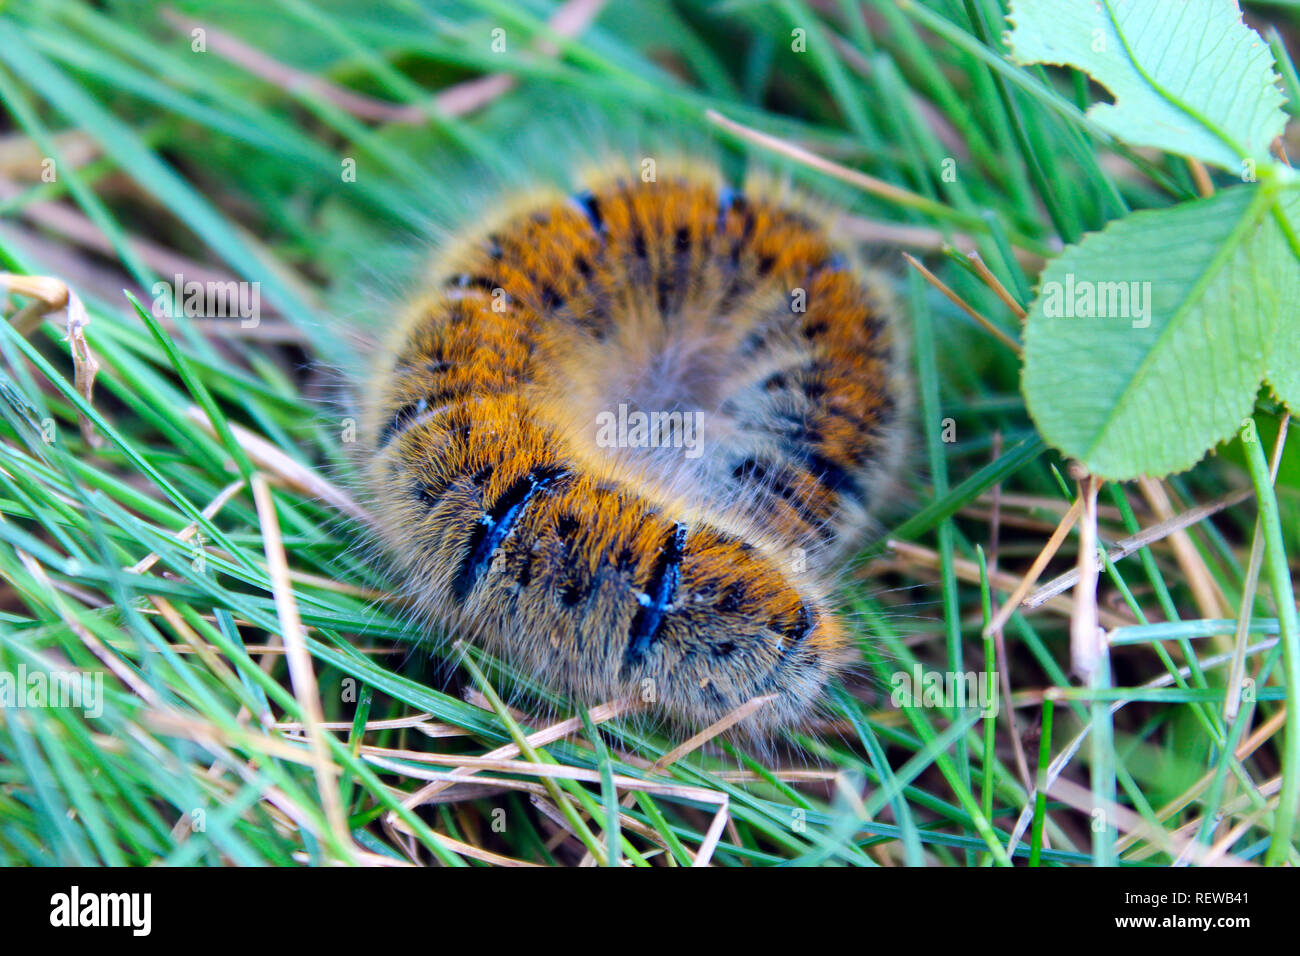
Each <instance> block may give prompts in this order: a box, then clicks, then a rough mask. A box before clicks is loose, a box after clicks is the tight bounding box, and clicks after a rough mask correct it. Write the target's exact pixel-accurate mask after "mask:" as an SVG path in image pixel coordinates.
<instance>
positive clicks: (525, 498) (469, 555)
mask: <svg viewBox="0 0 1300 956" xmlns="http://www.w3.org/2000/svg"><path fill="white" fill-rule="evenodd" d="M566 474H567V472H565V471H564V470H563V469H560V468H556V467H553V466H541V467H537V468H534V469H533V470H532V471H530V472H529V473H528V474H526V475H524V476H523V477H522V478H520V479H519V480H517V481H516V482H515V483H514V484H512V485H511V486H510V487H509V488H507V489H506V490H505V492H504V493H503V494H502V495H501V497H499V498H498V499H497V500H496V502H495V503H494V504H493V505H492V507H491V508H489V509H487V510H486V511H484V512H483V514H482V516H480V517H479V520H478V523H477V524H475V525H474V530H473V532H472V533H471V534H470V538H469V546H468V548H467V549H466V553H465V560H464V561H462V562H461V565H460V568H459V569H458V570H457V571H456V576H455V577H454V578H453V579H452V590H453V592H454V593H455V595H456V597H457V598H459V599H460V600H462V601H463V600H465V598H467V597H468V596H469V593H470V592H471V591H472V590H474V586H475V585H476V584H478V582H479V579H480V578H482V576H483V572H484V571H486V570H487V568H488V566H489V565H490V564H491V562H492V556H493V555H494V554H495V553H496V550H497V548H499V547H500V546H501V542H503V541H505V539H506V536H507V535H509V534H510V532H511V531H512V530H513V529H514V526H515V525H516V524H518V522H519V519H520V518H522V517H523V515H524V510H525V509H526V508H527V507H528V503H529V502H530V501H532V500H533V498H535V497H536V496H537V495H538V494H539V493H541V492H542V491H544V490H546V488H548V487H549V486H551V485H553V484H554V483H555V482H556V481H558V480H560V479H561V478H563V477H565V475H566Z"/></svg>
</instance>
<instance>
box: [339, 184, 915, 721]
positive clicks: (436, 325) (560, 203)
mask: <svg viewBox="0 0 1300 956" xmlns="http://www.w3.org/2000/svg"><path fill="white" fill-rule="evenodd" d="M654 180H657V181H654ZM815 215H816V212H815V211H814V210H813V209H812V207H811V206H810V205H809V204H808V203H807V202H805V201H801V200H799V199H798V198H797V197H792V196H789V195H785V194H783V193H782V192H781V191H780V190H778V189H777V188H776V187H774V186H759V185H755V186H754V187H753V188H750V189H748V190H747V191H746V192H743V193H742V192H740V191H734V190H732V189H730V188H728V187H727V186H726V185H725V184H724V183H723V181H722V179H721V177H720V175H719V174H718V173H717V172H716V171H714V170H712V169H708V168H701V167H699V166H697V165H692V164H684V165H683V166H682V168H681V169H680V170H678V171H674V172H672V173H671V174H665V173H664V172H662V171H661V172H660V173H659V175H658V176H657V177H652V181H646V179H645V178H644V177H642V176H640V175H637V174H636V173H632V174H627V175H617V174H608V173H606V174H603V175H599V176H597V177H594V178H589V179H588V180H587V181H585V182H583V183H581V184H580V188H579V189H578V191H576V192H566V191H564V190H561V189H559V188H555V189H549V190H545V191H541V192H537V191H534V192H532V193H529V194H527V195H525V196H522V197H520V198H519V199H517V200H515V201H513V202H511V203H509V204H508V205H507V207H506V208H505V209H504V210H503V211H502V212H501V213H500V214H499V215H498V216H496V217H493V219H492V220H491V221H489V222H487V223H485V224H482V225H480V226H479V227H477V228H475V229H472V230H469V231H468V232H466V233H462V234H461V235H459V236H458V237H457V241H456V242H455V243H454V244H451V245H450V246H448V247H447V248H445V249H443V250H440V253H439V256H438V257H437V259H436V260H435V262H434V264H433V265H432V267H431V270H430V271H431V276H430V277H429V278H430V281H428V282H427V283H425V286H424V288H425V291H424V292H423V293H421V294H420V295H419V296H418V297H417V298H416V300H415V301H414V302H413V303H411V305H410V306H409V308H408V310H407V311H406V313H405V314H404V315H403V316H401V318H400V321H399V323H398V324H397V327H396V328H395V329H394V332H393V335H392V338H391V342H390V346H389V349H388V351H387V352H386V353H385V354H384V355H383V356H382V358H381V360H380V362H379V363H378V364H377V366H376V370H375V372H374V373H373V380H372V383H371V386H372V387H371V389H370V404H369V407H368V409H367V413H366V429H365V433H366V434H367V435H369V436H372V438H371V442H370V444H369V446H368V448H367V449H366V450H367V453H368V459H367V462H366V465H365V476H366V485H367V489H368V492H369V496H370V498H371V502H372V506H373V510H374V512H375V515H376V518H377V524H378V526H379V529H380V533H381V536H382V538H383V539H384V543H385V545H386V546H387V550H388V551H389V552H390V553H391V555H392V557H393V560H394V562H395V564H396V565H397V568H398V571H399V572H400V574H401V575H402V577H403V578H404V579H405V581H406V584H407V587H408V589H409V592H410V596H411V598H412V599H413V601H414V603H415V604H416V605H417V606H418V608H419V609H420V610H421V611H422V612H424V613H425V614H426V615H427V617H428V618H429V619H430V620H431V621H432V622H433V623H435V624H437V625H439V626H441V627H444V628H446V629H447V630H448V631H449V632H451V633H454V634H457V635H462V636H465V637H468V638H470V639H471V640H475V641H478V642H481V643H482V644H484V645H485V646H487V647H488V648H489V649H491V650H492V651H494V652H496V653H498V654H500V655H501V656H503V657H505V658H506V659H508V660H510V661H512V662H513V663H514V664H515V665H516V666H517V667H519V668H520V669H522V670H523V671H524V672H525V673H529V674H532V675H535V676H536V677H537V678H538V679H540V680H542V681H543V682H545V683H547V684H548V685H549V686H551V687H553V688H554V689H556V690H558V691H560V692H562V693H565V694H569V695H572V696H574V697H576V698H578V699H581V700H585V701H598V700H608V699H612V698H616V697H622V696H625V695H627V694H636V695H637V696H638V697H640V698H641V699H643V700H647V701H652V702H653V707H654V710H655V712H656V713H658V714H659V715H661V716H664V717H667V718H669V719H671V720H673V721H675V722H678V723H684V724H687V725H690V726H697V727H698V726H701V725H704V724H707V723H710V722H712V721H715V720H717V719H719V718H721V717H722V716H724V715H725V714H727V713H728V712H729V711H731V710H732V709H734V708H735V707H737V706H738V705H740V704H743V703H745V702H746V701H748V700H750V699H752V698H754V697H756V696H759V695H775V700H773V701H772V702H770V703H768V704H767V705H766V706H764V707H762V708H760V709H759V710H758V711H757V713H756V714H755V715H754V716H753V717H751V718H750V719H749V720H748V721H747V722H746V724H745V725H744V729H746V730H749V731H751V732H770V731H771V730H773V729H775V728H778V727H781V726H786V725H789V724H792V723H796V722H798V721H800V720H801V719H803V718H804V717H806V716H807V714H808V711H809V709H810V707H811V706H813V705H814V704H815V703H816V701H817V699H818V697H819V694H820V691H821V690H822V687H823V685H824V684H825V683H826V681H827V679H828V678H829V677H830V676H831V675H832V674H833V673H834V672H835V671H836V670H837V669H838V668H839V667H841V666H843V664H844V663H845V662H846V661H847V660H848V659H849V656H850V655H849V654H848V639H847V637H846V635H845V633H844V630H843V628H842V626H841V624H840V623H839V622H838V620H837V619H836V617H835V616H834V614H833V613H832V611H831V609H830V606H829V604H828V591H829V578H830V572H833V570H834V568H835V561H836V560H837V559H838V558H840V557H842V555H843V554H844V552H845V551H846V550H847V549H848V548H849V547H851V546H852V544H853V543H854V542H855V541H856V540H857V539H859V538H860V536H861V533H862V532H863V530H864V528H865V527H866V523H867V520H868V509H869V508H870V507H872V506H873V505H874V504H875V502H874V501H873V497H874V496H875V495H876V494H877V492H879V491H880V490H882V486H883V481H884V480H885V479H886V478H887V477H888V476H889V473H890V471H891V470H892V468H893V466H894V464H895V462H896V461H897V459H898V457H899V451H898V446H899V440H898V438H899V436H898V425H899V420H900V416H901V411H902V409H901V407H900V406H901V403H902V402H903V395H904V389H903V386H902V382H901V374H900V371H899V356H898V354H897V353H898V343H897V339H896V334H895V331H894V328H893V325H892V322H891V311H892V310H891V308H890V306H889V305H888V302H887V300H886V299H885V298H884V297H883V293H882V292H881V291H880V290H879V289H878V288H877V287H876V286H875V285H874V284H872V283H871V282H870V281H868V278H867V276H866V275H865V273H863V272H862V271H861V270H860V269H858V268H856V267H854V266H852V265H850V263H849V261H848V259H847V257H846V255H845V254H844V253H842V252H840V251H838V250H837V249H836V248H835V247H834V246H833V244H832V242H831V241H830V240H829V238H828V237H827V234H826V232H825V230H824V229H822V228H820V227H819V226H818V225H817V223H816V222H815V221H814V216H815ZM629 410H630V411H629ZM636 412H642V413H645V414H646V415H647V416H650V415H657V416H658V417H657V418H656V419H655V421H656V423H657V424H656V425H654V426H653V427H652V428H651V431H655V429H657V430H658V431H657V433H656V434H655V435H654V436H653V437H654V438H655V439H656V440H655V441H652V442H648V441H644V440H640V441H635V442H633V441H630V440H625V441H624V442H623V444H624V445H636V446H637V447H613V448H611V447H608V446H609V445H610V442H609V441H608V440H605V441H599V440H597V437H598V432H599V427H598V423H600V422H602V421H603V422H605V423H606V424H608V422H609V421H610V417H611V416H613V415H615V414H618V415H622V416H624V418H626V417H628V416H629V415H633V416H634V415H635V413H636ZM670 413H679V414H678V416H677V418H676V419H673V418H672V416H671V414H670ZM687 416H694V417H693V418H691V417H687ZM642 421H644V419H643V420H642ZM683 421H686V422H696V423H698V425H699V434H698V435H697V436H696V439H697V440H698V447H697V453H696V454H695V455H689V454H686V453H684V450H683V448H681V447H673V445H674V442H672V441H668V440H664V441H660V440H659V439H668V438H671V437H673V436H671V435H667V434H666V432H665V423H669V424H671V425H672V427H679V426H680V425H681V424H682V422H683ZM622 435H623V433H622V432H620V436H622ZM678 437H680V435H678ZM641 438H642V439H644V438H645V429H642V432H641ZM615 444H617V443H615ZM677 444H679V445H680V442H678V443H677ZM822 569H825V570H822Z"/></svg>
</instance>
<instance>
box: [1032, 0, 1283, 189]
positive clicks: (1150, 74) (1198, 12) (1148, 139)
mask: <svg viewBox="0 0 1300 956" xmlns="http://www.w3.org/2000/svg"><path fill="white" fill-rule="evenodd" d="M1007 20H1008V22H1010V23H1011V24H1012V30H1011V32H1010V34H1009V36H1008V37H1007V43H1008V45H1009V46H1010V48H1011V58H1012V60H1014V61H1015V62H1016V63H1020V64H1031V63H1052V64H1059V65H1063V66H1073V67H1077V68H1078V69H1080V70H1084V71H1085V72H1087V73H1088V74H1089V75H1091V76H1092V77H1093V79H1095V80H1096V81H1097V82H1098V83H1101V84H1102V85H1103V86H1105V87H1106V88H1107V89H1109V90H1110V92H1111V94H1112V95H1113V96H1114V98H1115V102H1114V103H1113V104H1109V103H1100V104H1097V105H1095V106H1093V107H1092V108H1091V109H1090V110H1088V117H1089V118H1090V119H1092V120H1093V121H1095V122H1096V123H1097V125H1098V126H1100V127H1102V128H1103V129H1105V130H1107V131H1108V132H1110V133H1112V134H1114V135H1115V136H1117V137H1118V138H1120V139H1122V140H1124V141H1125V142H1128V143H1132V144H1133V145H1136V146H1154V147H1156V148H1158V149H1162V150H1165V151H1166V152H1170V153H1176V154H1179V155H1183V156H1195V157H1196V158H1198V159H1201V160H1204V161H1205V162H1207V163H1212V164H1213V165H1215V166H1220V167H1222V168H1224V169H1228V170H1232V171H1234V172H1242V170H1243V166H1242V164H1243V162H1244V161H1245V160H1248V159H1249V160H1252V161H1254V162H1255V163H1257V164H1263V163H1268V162H1270V159H1269V156H1268V148H1269V144H1270V143H1272V142H1273V139H1274V138H1275V137H1276V136H1278V135H1279V134H1280V133H1281V132H1282V129H1283V127H1284V126H1285V125H1286V116H1285V114H1284V113H1283V112H1282V110H1281V108H1280V107H1281V104H1282V102H1283V101H1284V99H1285V97H1284V96H1283V95H1282V92H1281V90H1280V89H1279V88H1278V76H1277V74H1276V73H1275V72H1274V71H1273V54H1272V52H1271V51H1270V50H1269V47H1268V44H1267V43H1265V42H1264V41H1263V40H1262V39H1260V37H1259V34H1257V33H1256V32H1255V31H1254V30H1252V29H1250V27H1248V26H1246V25H1245V24H1244V23H1243V22H1242V19H1241V10H1240V8H1239V7H1238V6H1237V3H1236V0H1226V2H1225V0H1185V2H1177V3H1174V2H1168V0H1086V2H1084V0H1031V2H1026V0H1017V2H1015V3H1013V4H1012V6H1011V10H1010V12H1009V13H1008V15H1007Z"/></svg>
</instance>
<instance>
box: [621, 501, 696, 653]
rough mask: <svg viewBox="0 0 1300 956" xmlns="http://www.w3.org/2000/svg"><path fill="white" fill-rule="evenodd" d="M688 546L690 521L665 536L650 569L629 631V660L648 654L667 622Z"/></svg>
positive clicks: (679, 525)
mask: <svg viewBox="0 0 1300 956" xmlns="http://www.w3.org/2000/svg"><path fill="white" fill-rule="evenodd" d="M685 548H686V525H684V524H678V525H677V526H676V527H675V528H673V530H672V532H671V533H670V534H669V535H668V537H667V538H666V539H664V543H663V547H662V548H660V549H659V558H658V560H656V561H655V566H654V569H653V570H652V571H651V572H650V580H649V581H647V582H646V586H645V591H644V592H643V594H644V597H642V598H640V605H641V606H640V607H638V608H637V611H636V616H635V617H633V618H632V627H631V630H630V631H629V632H628V645H627V661H628V663H633V662H635V661H637V660H640V659H641V658H642V657H643V656H645V653H646V651H648V650H649V649H650V645H652V644H653V643H654V642H655V639H656V638H657V637H658V636H659V628H660V627H661V626H662V625H663V620H664V613H665V612H666V611H667V609H668V607H669V605H671V604H672V603H673V598H674V597H675V596H676V594H677V583H678V581H679V580H680V578H681V562H682V554H683V552H684V550H685Z"/></svg>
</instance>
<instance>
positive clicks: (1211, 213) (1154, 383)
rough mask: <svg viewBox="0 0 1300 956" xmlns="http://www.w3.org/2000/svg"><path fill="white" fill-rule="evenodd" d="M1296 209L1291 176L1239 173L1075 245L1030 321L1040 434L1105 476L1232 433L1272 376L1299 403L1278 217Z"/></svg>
mask: <svg viewBox="0 0 1300 956" xmlns="http://www.w3.org/2000/svg"><path fill="white" fill-rule="evenodd" d="M1279 214H1280V215H1279ZM1283 217H1284V218H1283ZM1295 222H1300V192H1298V191H1297V190H1296V189H1295V188H1291V189H1287V190H1284V191H1279V192H1274V191H1270V190H1268V189H1266V188H1259V187H1249V186H1242V187H1238V188H1236V189H1229V190H1225V191H1223V192H1221V193H1219V194H1218V195H1216V196H1214V197H1213V198H1211V199H1204V200H1198V201H1196V202H1190V203H1185V204H1183V205H1181V206H1177V207H1175V208H1173V209H1164V210H1158V211H1151V212H1139V213H1135V214H1134V215H1132V216H1129V217H1127V218H1125V219H1122V220H1119V221H1117V222H1114V223H1111V224H1110V225H1109V226H1107V227H1106V229H1105V230H1104V231H1102V232H1100V233H1093V234H1091V235H1089V236H1087V237H1085V238H1084V240H1083V241H1082V242H1081V243H1079V244H1078V245H1076V246H1071V247H1069V248H1067V249H1066V250H1065V252H1063V253H1062V254H1061V255H1060V256H1059V257H1058V258H1057V259H1056V260H1054V261H1053V262H1052V263H1051V264H1050V265H1049V266H1048V267H1047V269H1046V270H1045V271H1044V273H1043V276H1042V280H1041V283H1040V287H1039V296H1038V298H1037V300H1036V301H1035V302H1034V304H1033V307H1032V309H1031V310H1030V314H1029V317H1028V319H1027V321H1026V327H1025V367H1024V378H1023V388H1024V393H1025V398H1026V402H1027V404H1028V407H1029V412H1030V414H1031V415H1032V416H1033V418H1034V421H1035V422H1036V423H1037V425H1038V427H1039V429H1040V431H1041V432H1042V434H1043V437H1044V438H1045V439H1046V440H1047V441H1048V442H1049V443H1050V444H1052V445H1055V446H1056V447H1057V448H1059V449H1060V450H1061V451H1062V452H1064V453H1065V454H1067V455H1069V456H1071V457H1074V458H1077V459H1079V460H1080V461H1082V462H1083V463H1084V464H1085V465H1087V467H1088V468H1089V469H1090V470H1091V471H1092V472H1093V473H1094V474H1098V475H1101V476H1104V477H1106V478H1112V479H1126V478H1132V477H1135V476H1137V475H1140V474H1151V475H1165V474H1168V473H1170V472H1177V471H1183V470H1185V469H1187V468H1190V467H1191V466H1192V465H1194V464H1195V463H1196V462H1197V461H1199V460H1200V458H1201V457H1202V456H1203V455H1204V454H1205V452H1206V451H1208V450H1209V448H1210V447H1211V446H1212V445H1214V443H1216V442H1218V441H1220V440H1222V439H1224V438H1226V437H1228V436H1229V435H1230V434H1231V433H1232V432H1233V431H1234V430H1235V429H1236V428H1237V427H1238V426H1239V425H1240V424H1241V422H1242V419H1244V418H1245V417H1246V416H1247V415H1248V414H1249V413H1250V410H1251V408H1252V407H1253V403H1254V399H1255V395H1256V393H1257V391H1258V389H1259V385H1260V382H1261V380H1263V379H1265V378H1266V377H1267V378H1268V379H1269V382H1270V384H1271V385H1273V386H1274V388H1275V390H1276V391H1278V393H1279V395H1281V396H1282V397H1283V398H1284V399H1286V398H1287V397H1288V396H1289V397H1290V399H1291V400H1292V402H1293V404H1292V407H1293V408H1300V405H1297V404H1294V399H1295V397H1296V395H1297V394H1298V391H1297V389H1296V385H1297V373H1296V371H1295V356H1296V355H1297V336H1298V335H1300V316H1297V314H1296V311H1295V303H1296V302H1297V301H1300V261H1297V258H1296V254H1295V252H1294V251H1293V249H1292V246H1291V244H1290V242H1289V239H1288V235H1287V231H1284V228H1283V225H1284V224H1286V225H1287V229H1288V230H1290V229H1291V227H1290V225H1289V224H1290V223H1295ZM1291 231H1292V232H1293V231H1294V230H1291Z"/></svg>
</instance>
